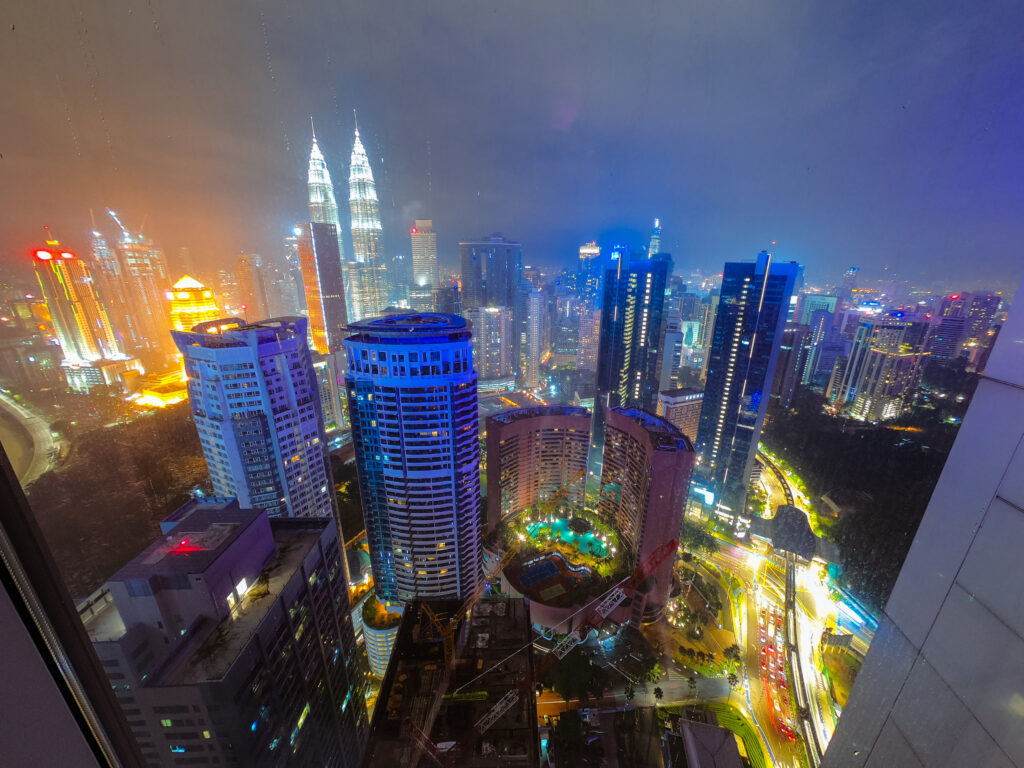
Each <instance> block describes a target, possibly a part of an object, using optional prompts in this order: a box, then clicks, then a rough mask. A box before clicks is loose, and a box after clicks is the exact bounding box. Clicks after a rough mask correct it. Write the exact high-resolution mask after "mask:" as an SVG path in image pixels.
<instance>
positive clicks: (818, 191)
mask: <svg viewBox="0 0 1024 768" xmlns="http://www.w3.org/2000/svg"><path fill="white" fill-rule="evenodd" d="M5 6H6V7H5V8H4V9H3V10H0V21H2V22H3V24H2V26H0V35H2V37H0V72H3V78H2V82H0V104H2V117H0V154H2V159H0V184H2V186H0V190H2V192H3V199H2V203H0V259H2V260H3V261H4V262H5V264H12V263H14V262H16V261H19V260H20V261H21V262H22V263H24V262H25V260H26V259H27V251H28V249H29V248H31V247H33V246H34V245H35V244H36V243H38V242H39V241H40V240H41V239H42V238H43V236H44V233H43V229H42V227H43V225H44V224H48V225H50V226H52V227H53V229H54V231H55V232H56V233H57V235H58V236H59V237H60V238H61V239H62V240H63V241H64V242H65V243H67V244H69V245H70V246H72V247H74V248H78V249H81V250H86V249H87V247H88V230H89V229H90V225H89V209H90V207H91V208H93V209H95V210H96V212H97V214H99V212H100V211H101V210H102V209H104V208H106V207H112V208H115V209H117V210H118V211H119V212H120V213H121V214H122V216H123V218H124V219H125V220H126V221H127V222H128V224H129V226H130V227H131V228H133V229H137V228H138V227H139V226H140V225H141V224H142V222H143V219H145V232H146V234H148V235H151V236H152V237H153V238H154V239H155V240H156V241H157V243H158V244H160V245H161V246H162V247H163V248H164V249H165V250H166V251H167V252H168V253H169V254H173V253H174V251H175V250H176V249H177V248H178V247H179V246H189V247H191V249H192V251H193V253H194V254H195V255H197V256H198V257H199V258H200V259H201V260H204V261H210V262H223V263H227V261H228V260H229V258H230V257H231V256H232V255H233V254H235V253H237V252H238V251H239V250H246V251H254V252H258V253H263V254H267V255H273V256H280V255H281V253H282V250H283V249H282V246H281V238H282V237H283V235H284V234H285V233H286V231H287V230H288V228H289V227H290V225H291V224H292V223H293V222H296V221H300V220H302V219H303V218H305V217H307V216H308V209H307V207H306V190H305V181H306V165H307V161H308V157H309V147H310V130H309V118H310V116H312V117H313V118H314V120H315V122H316V130H317V135H318V137H319V139H320V143H321V146H322V148H323V149H324V152H325V154H326V156H327V160H328V164H329V167H330V170H331V173H332V176H333V178H334V181H335V187H336V191H337V192H339V193H340V194H339V195H338V197H339V202H340V203H341V206H342V221H343V223H346V222H347V177H348V167H347V165H348V156H349V152H350V151H351V142H352V127H353V116H352V110H353V108H356V109H358V112H359V125H360V129H361V132H362V133H363V136H364V141H365V143H366V144H367V149H368V151H369V153H370V156H371V163H372V165H373V170H374V173H375V174H376V177H377V186H378V193H379V194H380V197H381V209H382V213H383V219H384V228H385V245H386V250H387V252H389V253H390V252H394V251H404V252H407V251H408V248H409V244H408V227H409V226H410V225H411V224H412V220H413V218H415V217H425V218H433V219H434V221H435V228H436V230H437V231H438V243H439V250H440V253H441V256H442V260H447V261H450V262H454V256H455V254H456V252H457V245H456V244H457V242H458V241H459V240H460V239H468V238H474V237H479V236H481V235H485V234H489V233H491V232H495V231H500V232H502V233H504V234H505V235H507V236H509V237H512V238H516V239H518V240H520V241H521V242H522V243H523V250H524V258H525V260H526V261H527V262H530V263H539V264H551V265H568V264H570V263H571V261H572V260H573V259H574V258H575V253H576V247H577V246H578V245H579V243H581V242H583V241H585V240H589V239H592V238H598V239H599V240H600V241H601V242H602V244H604V245H611V244H612V243H613V242H615V241H619V240H621V241H625V242H628V243H631V244H632V245H634V246H639V245H641V244H643V243H645V242H646V237H647V233H648V231H649V229H650V226H651V222H652V219H653V218H654V217H655V216H660V217H661V219H662V222H663V224H664V227H665V234H664V240H663V243H664V246H665V248H666V250H671V251H672V252H673V254H674V256H675V259H676V263H677V266H680V267H681V268H682V269H683V270H684V271H686V270H687V269H688V268H690V267H697V268H701V269H705V270H708V271H718V270H719V269H720V268H721V264H722V262H724V261H725V260H727V259H738V258H749V257H752V256H753V255H754V254H755V253H756V252H757V251H759V250H760V249H762V248H765V247H767V246H768V244H769V243H770V242H771V241H772V240H777V241H778V246H777V247H776V248H775V249H774V250H775V252H776V253H777V254H778V255H779V256H780V257H783V258H787V259H789V258H793V259H797V260H799V261H801V262H804V263H806V264H807V265H808V268H807V277H808V280H809V281H810V282H812V283H813V282H823V281H826V280H829V279H834V278H836V277H837V276H838V274H839V273H840V272H841V271H842V270H844V269H845V268H846V267H847V266H849V265H851V264H858V265H860V266H861V267H863V268H864V272H865V273H867V274H869V275H870V274H872V273H874V274H878V273H879V270H880V269H881V267H882V266H883V265H884V264H889V265H890V267H891V269H892V270H893V272H894V273H895V274H896V276H898V277H903V278H909V279H912V280H916V281H917V282H919V283H925V284H929V283H931V282H932V281H933V280H936V279H939V280H941V281H942V283H946V284H948V286H949V287H951V288H952V287H965V288H971V287H989V286H991V287H995V288H1002V287H1008V288H1012V287H1014V286H1015V285H1016V282H1017V280H1019V278H1020V274H1021V271H1022V270H1024V256H1022V255H1021V247H1022V244H1024V141H1022V139H1024V42H1022V41H1024V3H1021V2H1019V0H1011V1H1009V2H992V1H990V0H986V2H983V3H970V2H962V3H943V2H935V1H934V0H926V1H924V2H898V3H893V2H866V1H865V0H856V1H850V2H847V1H846V0H829V2H813V1H812V0H807V1H806V2H767V3H766V2H731V1H730V0H715V1H714V2H701V3H692V2H676V1H670V0H664V1H661V0H656V1H655V2H643V1H642V0H641V1H639V2H632V3H612V2H599V1H592V2H582V1H580V2H577V1H575V0H554V1H552V0H543V1H538V2H518V1H517V2H509V1H506V2H491V1H489V0H471V1H467V2H447V1H446V0H442V1H440V2H413V1H412V0H404V1H403V2H390V1H384V2H337V1H333V2H332V1H325V2H317V3H312V2H268V1H267V0H262V1H261V0H232V1H230V2H225V1H223V0H216V2H210V0H175V1H174V2H162V3H161V2H155V1H154V2H141V1H138V2H124V3H120V2H114V3H111V2H96V1H94V0H79V1H78V2H68V3H63V2H39V3H29V2H22V3H17V2H9V3H6V4H5ZM103 228H104V229H105V230H106V231H107V232H108V234H111V235H112V227H111V226H110V222H109V220H108V221H105V222H103ZM345 228H346V230H347V224H346V227H345ZM350 247H351V245H349V248H350ZM947 277H948V280H946V279H945V278H947Z"/></svg>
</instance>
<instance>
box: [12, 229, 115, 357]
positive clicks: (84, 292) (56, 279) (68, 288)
mask: <svg viewBox="0 0 1024 768" xmlns="http://www.w3.org/2000/svg"><path fill="white" fill-rule="evenodd" d="M32 263H33V265H34V267H35V273H36V279H37V280H38V281H39V289H40V291H41V292H42V296H43V300H44V301H45V302H46V308H47V309H48V310H49V313H50V319H51V321H52V322H53V330H54V332H55V333H56V334H57V342H58V343H59V344H60V348H61V351H62V353H63V355H64V359H65V360H67V361H68V362H69V363H84V362H90V361H93V360H99V359H101V358H116V357H121V356H122V355H121V352H120V350H119V349H118V346H117V339H115V338H114V331H113V329H112V328H111V325H110V319H109V318H108V317H107V311H106V309H105V308H104V307H103V305H102V304H101V303H100V299H99V297H98V296H97V294H96V290H95V288H94V286H93V278H92V273H91V272H90V270H89V265H88V264H86V263H85V261H83V260H82V259H80V258H78V256H76V255H75V254H74V253H72V252H71V251H69V250H67V249H65V248H62V247H61V246H60V243H58V242H57V241H55V240H50V241H47V247H46V248H39V249H37V250H36V252H35V254H34V259H33V261H32Z"/></svg>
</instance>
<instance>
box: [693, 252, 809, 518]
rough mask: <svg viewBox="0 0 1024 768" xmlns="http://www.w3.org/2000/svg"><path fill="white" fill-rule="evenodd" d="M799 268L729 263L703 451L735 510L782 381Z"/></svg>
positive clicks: (762, 259) (763, 261)
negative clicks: (774, 389)
mask: <svg viewBox="0 0 1024 768" xmlns="http://www.w3.org/2000/svg"><path fill="white" fill-rule="evenodd" d="M796 272H797V264H796V262H792V261H791V262H778V261H774V260H773V259H772V256H771V254H769V253H767V252H766V251H762V252H761V253H760V254H758V256H757V260H756V261H737V262H727V263H726V265H725V269H724V272H723V276H722V289H721V300H720V301H719V303H718V312H717V314H716V316H715V327H714V332H713V334H712V340H711V348H710V350H709V353H708V363H707V383H706V385H705V388H704V406H703V408H702V409H701V414H700V428H699V429H698V430H697V449H698V450H699V451H701V452H702V456H703V465H704V469H705V470H706V471H707V472H708V473H709V475H710V476H711V479H712V480H713V481H714V482H715V483H716V485H717V486H718V489H719V493H720V495H724V496H725V498H726V503H727V504H728V505H729V506H731V507H732V508H733V509H739V508H740V505H741V504H743V501H744V498H745V495H746V488H747V482H748V481H749V479H750V472H751V470H752V469H753V465H754V456H755V454H756V453H757V444H758V441H759V440H760V439H761V428H762V426H763V425H764V417H765V413H766V412H767V408H768V394H769V390H770V388H771V385H772V382H773V381H774V378H775V369H776V367H777V364H778V359H779V347H780V346H781V344H782V333H783V329H784V328H785V324H786V314H787V312H788V310H789V298H790V296H791V295H792V292H793V283H794V281H795V279H796Z"/></svg>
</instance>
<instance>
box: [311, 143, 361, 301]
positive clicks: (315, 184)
mask: <svg viewBox="0 0 1024 768" xmlns="http://www.w3.org/2000/svg"><path fill="white" fill-rule="evenodd" d="M307 178H308V189H309V220H310V221H311V222H313V223H314V224H333V225H334V231H335V232H337V237H338V259H339V260H340V261H341V264H342V267H341V273H342V274H343V275H344V284H345V285H344V294H345V299H346V304H347V306H351V305H352V296H351V286H350V283H349V281H350V280H351V279H352V277H351V275H348V274H345V237H344V235H343V234H342V229H341V220H340V219H339V218H338V203H337V202H336V201H335V198H334V184H333V183H332V182H331V172H330V171H329V170H328V169H327V161H326V160H324V156H323V153H322V152H321V151H320V145H319V144H317V141H316V132H315V131H314V132H313V148H312V149H311V150H310V153H309V174H308V177H307Z"/></svg>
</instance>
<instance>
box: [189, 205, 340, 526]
mask: <svg viewBox="0 0 1024 768" xmlns="http://www.w3.org/2000/svg"><path fill="white" fill-rule="evenodd" d="M323 226H325V227H328V228H329V227H330V225H326V224H325V225H323ZM329 231H330V230H329ZM306 334H307V321H306V319H305V318H299V317H292V318H280V319H276V320H264V321H262V322H259V323H251V324H246V323H245V322H244V321H243V320H241V319H239V318H229V319H225V320H217V321H214V322H210V323H201V324H200V325H198V326H196V327H195V328H194V329H193V330H192V331H191V332H186V331H174V332H172V336H173V337H174V341H175V343H176V344H177V345H178V349H179V350H180V351H181V354H182V355H184V357H185V372H186V373H187V375H188V380H189V381H188V397H189V405H190V406H191V408H192V416H193V418H194V419H195V423H196V430H197V431H198V432H199V441H200V443H201V444H202V446H203V454H204V455H205V457H206V465H207V467H208V468H209V470H210V479H211V480H212V481H213V492H214V494H215V495H216V496H220V497H228V496H231V497H235V498H237V499H238V501H239V503H240V504H241V505H242V506H244V507H251V508H254V509H265V510H267V512H268V513H269V514H271V515H276V516H282V517H310V516H317V515H331V514H333V512H334V509H335V496H334V483H333V480H332V478H331V472H330V462H329V460H328V453H327V439H326V436H325V434H324V419H323V414H322V412H321V410H320V394H319V391H318V389H317V381H316V373H315V372H314V370H313V363H312V360H311V358H310V354H309V347H308V346H307V345H306Z"/></svg>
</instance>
